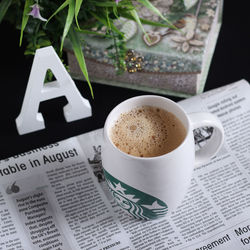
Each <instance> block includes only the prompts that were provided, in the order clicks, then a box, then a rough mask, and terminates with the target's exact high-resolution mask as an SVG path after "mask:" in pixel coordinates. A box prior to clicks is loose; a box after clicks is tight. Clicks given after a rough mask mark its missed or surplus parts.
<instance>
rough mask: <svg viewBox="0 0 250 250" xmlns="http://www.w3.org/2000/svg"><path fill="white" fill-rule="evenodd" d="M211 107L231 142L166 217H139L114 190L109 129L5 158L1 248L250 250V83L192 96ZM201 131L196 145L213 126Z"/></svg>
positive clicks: (0, 182)
mask: <svg viewBox="0 0 250 250" xmlns="http://www.w3.org/2000/svg"><path fill="white" fill-rule="evenodd" d="M180 104H181V105H182V106H183V107H184V109H186V110H187V112H194V111H210V112H212V113H214V114H215V115H217V116H218V117H219V119H220V120H221V122H222V124H223V126H224V129H225V135H226V136H225V143H224V145H223V147H222V149H221V150H220V151H219V153H218V154H217V155H216V156H215V157H214V158H213V159H211V161H210V162H208V163H207V164H204V165H202V166H199V167H197V168H195V169H194V172H193V177H192V181H191V184H190V187H189V190H188V192H187V194H186V196H185V198H184V200H183V202H182V203H181V205H180V206H179V207H178V208H177V210H176V211H174V212H172V213H171V214H169V216H166V217H164V218H161V219H158V220H153V221H146V220H137V219H134V218H132V217H130V216H129V215H128V214H127V213H125V212H124V211H123V210H122V209H121V208H120V207H119V206H117V204H116V203H115V201H114V200H113V198H112V197H111V195H110V194H109V192H108V188H107V186H106V183H105V180H104V175H103V171H102V159H101V148H102V147H103V141H102V129H99V130H95V131H92V132H90V133H86V134H82V135H79V136H76V137H73V138H69V139H67V140H64V141H60V142H58V143H54V144H51V145H48V146H46V147H41V148H37V149H34V150H31V151H29V152H26V153H22V154H19V155H15V156H13V157H11V158H8V159H3V160H1V161H0V249H1V250H2V249H8V250H10V249H24V250H29V249H32V250H33V249H43V250H49V249H53V250H55V249H65V250H70V249H74V250H75V249H84V250H87V249H97V250H101V249H102V250H106V249H112V250H114V249H119V250H125V249H126V250H127V249H142V250H149V249H158V250H163V249H178V250H181V249H194V250H207V249H227V250H228V249H229V250H230V249H232V250H235V249H250V126H249V125H250V87H249V84H248V83H247V82H246V81H244V80H241V81H239V82H236V83H234V84H230V85H227V86H225V87H222V88H220V89H216V90H212V91H209V92H207V93H204V94H202V95H199V96H196V97H192V98H190V99H186V100H184V101H182V102H180ZM194 133H195V141H196V147H197V149H198V148H199V147H202V145H203V144H204V143H206V141H207V140H208V139H209V137H210V136H211V133H212V131H211V128H203V129H200V130H197V131H195V132H194Z"/></svg>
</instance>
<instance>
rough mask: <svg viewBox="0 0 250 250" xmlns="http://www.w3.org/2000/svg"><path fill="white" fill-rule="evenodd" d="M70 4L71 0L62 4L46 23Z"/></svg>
mask: <svg viewBox="0 0 250 250" xmlns="http://www.w3.org/2000/svg"><path fill="white" fill-rule="evenodd" d="M68 4H69V0H66V1H65V2H64V3H63V4H62V5H60V7H59V8H58V9H57V10H56V11H55V12H54V13H53V14H52V15H51V16H50V17H49V19H48V21H47V22H46V23H45V25H47V23H48V22H49V21H50V20H51V18H53V17H54V16H55V15H56V14H57V13H58V12H60V11H61V10H63V9H64V8H65V7H66V6H67V5H68Z"/></svg>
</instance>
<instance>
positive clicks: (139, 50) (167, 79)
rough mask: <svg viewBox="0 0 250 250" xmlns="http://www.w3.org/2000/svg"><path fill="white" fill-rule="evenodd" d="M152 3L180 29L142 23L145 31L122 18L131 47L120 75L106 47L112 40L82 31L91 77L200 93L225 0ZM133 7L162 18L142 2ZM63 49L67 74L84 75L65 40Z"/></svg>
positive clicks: (124, 84)
mask: <svg viewBox="0 0 250 250" xmlns="http://www.w3.org/2000/svg"><path fill="white" fill-rule="evenodd" d="M151 2H152V3H153V4H154V5H155V6H156V7H157V8H158V9H159V10H160V11H161V13H163V15H164V16H165V17H166V18H168V19H169V20H170V21H171V22H172V23H173V24H175V26H176V27H177V28H178V29H171V28H166V27H158V26H151V25H144V29H145V32H146V33H144V32H143V31H142V30H141V29H140V28H139V27H138V25H137V23H136V22H134V21H132V20H128V19H124V18H121V19H120V20H119V21H118V22H117V26H118V28H119V29H120V30H121V31H122V32H124V34H125V39H126V46H127V48H129V49H131V50H129V51H128V55H127V60H126V63H127V71H126V72H124V73H122V74H117V72H116V70H115V67H114V66H113V65H114V61H113V58H112V57H110V51H109V50H107V48H108V47H110V45H112V44H113V40H111V39H107V38H101V37H97V36H93V35H83V39H84V41H85V45H84V48H83V51H84V56H85V60H86V64H87V68H88V73H89V77H90V80H91V81H93V82H97V83H102V84H109V85H114V86H120V87H126V88H133V89H138V90H143V91H148V92H152V93H158V94H167V95H175V96H180V97H188V96H192V95H195V94H199V93H201V92H203V89H204V86H205V82H206V77H207V74H208V71H209V66H210V63H211V59H212V56H213V52H214V48H215V46H216V41H217V37H218V34H219V30H220V27H221V19H222V6H223V0H183V1H180V0H153V1H151ZM137 9H138V12H139V14H140V17H141V18H143V19H147V20H152V21H155V22H162V21H161V20H160V17H158V16H157V15H156V14H154V13H151V12H150V11H149V10H148V9H146V8H145V7H143V6H140V5H139V6H137ZM104 32H105V31H104ZM146 34H147V35H146ZM147 36H148V37H147ZM148 38H149V39H148ZM66 51H67V56H68V63H69V69H70V74H71V75H72V77H73V78H75V79H84V78H83V75H82V73H81V70H80V68H79V66H78V63H77V61H76V58H75V57H74V53H73V51H72V50H71V49H70V47H67V44H66Z"/></svg>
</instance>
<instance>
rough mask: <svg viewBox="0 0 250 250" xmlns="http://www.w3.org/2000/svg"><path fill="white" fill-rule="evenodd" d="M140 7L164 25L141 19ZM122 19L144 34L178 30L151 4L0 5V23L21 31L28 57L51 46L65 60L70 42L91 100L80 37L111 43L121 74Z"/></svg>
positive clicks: (102, 0)
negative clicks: (119, 24)
mask: <svg viewBox="0 0 250 250" xmlns="http://www.w3.org/2000/svg"><path fill="white" fill-rule="evenodd" d="M138 5H143V6H145V7H146V8H148V9H149V10H150V11H152V12H154V13H156V14H157V15H159V16H160V17H161V19H162V20H163V22H161V23H160V22H153V21H150V20H146V19H142V18H140V17H139V15H138V12H137V6H138ZM121 17H123V18H127V19H132V20H134V21H135V22H136V23H137V24H138V25H139V27H140V28H141V29H142V30H143V31H144V29H143V24H150V25H158V26H164V27H172V28H175V27H174V26H173V25H172V24H171V23H170V22H169V21H168V20H167V19H166V18H165V17H164V16H163V15H162V14H161V12H160V11H159V10H158V9H157V8H156V7H154V5H153V4H152V3H151V2H150V1H149V0H137V1H132V0H85V1H82V0H65V1H50V0H36V1H34V0H2V1H1V3H0V22H1V21H2V20H6V21H9V22H11V23H13V24H14V25H15V27H16V28H17V29H19V30H20V41H19V45H20V46H21V45H22V44H23V39H24V38H25V39H26V40H27V46H26V50H25V54H26V55H34V53H35V51H36V49H38V48H41V47H46V46H50V45H52V46H53V47H54V48H55V50H56V51H57V53H58V55H59V56H60V57H61V59H62V60H63V47H64V42H65V39H68V41H69V42H70V44H71V47H72V49H73V51H74V55H75V57H76V59H77V61H78V64H79V66H80V69H81V71H82V73H83V75H84V77H85V79H86V81H87V83H88V85H89V88H90V91H91V94H92V96H93V90H92V87H91V83H90V80H89V76H88V70H87V67H86V64H85V60H84V54H83V50H82V46H84V41H83V39H82V38H81V34H89V35H95V36H102V37H105V38H107V39H112V40H113V46H111V47H110V49H111V50H112V53H111V56H112V57H113V59H114V65H115V67H116V69H117V72H122V71H123V70H125V68H126V65H125V57H126V51H127V49H126V43H125V39H124V33H123V32H121V31H120V30H119V28H117V26H116V21H117V20H119V18H121ZM145 35H146V33H145ZM148 39H149V38H148Z"/></svg>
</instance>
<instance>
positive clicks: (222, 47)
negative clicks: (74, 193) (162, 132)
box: [0, 1, 250, 159]
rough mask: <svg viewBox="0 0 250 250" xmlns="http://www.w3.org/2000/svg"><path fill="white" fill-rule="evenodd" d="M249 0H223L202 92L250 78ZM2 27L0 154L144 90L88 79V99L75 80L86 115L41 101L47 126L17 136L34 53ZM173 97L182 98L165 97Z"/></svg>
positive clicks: (90, 126) (84, 123) (60, 133)
mask: <svg viewBox="0 0 250 250" xmlns="http://www.w3.org/2000/svg"><path fill="white" fill-rule="evenodd" d="M247 11H248V8H247V1H240V2H239V3H238V4H236V3H235V1H224V9H223V21H222V27H221V31H220V34H219V38H218V41H217V45H216V49H215V52H214V56H213V59H212V63H211V66H210V70H209V74H208V77H207V81H206V86H205V91H207V90H210V89H214V88H217V87H220V86H223V85H226V84H229V83H232V82H235V81H238V80H240V79H243V78H244V79H246V80H247V81H249V82H250V67H249V66H250V63H249V56H250V53H249V52H250V36H249V25H250V21H249V17H248V13H247ZM0 31H1V35H0V36H1V39H0V44H1V57H0V58H1V68H0V72H1V78H0V82H1V91H0V114H1V127H0V128H1V129H0V159H4V158H6V157H10V156H13V155H16V154H19V153H22V152H25V151H28V150H31V149H34V148H37V147H41V146H45V145H47V144H50V143H53V142H56V141H60V140H63V139H66V138H69V137H72V136H76V135H79V134H82V133H85V132H89V131H91V130H94V129H98V128H102V127H103V125H104V122H105V119H106V117H107V115H108V113H109V112H110V111H111V109H112V108H113V107H114V106H116V105H117V104H118V103H120V102H121V101H123V100H125V99H127V98H130V97H133V96H137V95H142V94H148V93H146V92H142V91H137V90H131V89H126V88H118V87H113V86H107V85H102V84H96V83H92V85H93V89H94V94H95V98H94V100H93V99H91V96H90V92H89V89H88V87H87V84H86V82H83V81H76V85H77V87H78V89H79V91H80V93H81V94H82V95H83V97H85V98H87V99H88V100H89V101H90V103H91V106H92V112H93V115H92V117H90V118H86V119H81V120H78V121H74V122H70V123H67V122H66V121H65V119H64V116H63V111H62V107H63V106H64V105H65V104H66V103H67V101H66V99H65V98H64V97H60V98H57V99H54V100H49V101H47V102H44V103H41V105H40V108H39V111H40V112H42V114H43V117H44V120H45V125H46V128H45V129H44V130H40V131H37V132H33V133H30V134H26V135H21V136H20V135H19V134H18V132H17V129H16V124H15V119H16V117H17V116H18V114H19V113H20V110H21V106H22V102H23V97H24V93H25V90H26V86H27V82H28V77H29V74H30V69H31V65H32V58H27V57H25V56H24V55H23V52H24V48H23V47H21V48H20V47H19V46H18V41H19V33H18V32H17V31H16V30H15V29H13V27H11V26H9V25H8V24H6V23H2V24H0ZM165 96H166V97H169V98H170V99H172V100H174V101H179V100H181V98H178V97H172V96H167V95H165Z"/></svg>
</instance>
